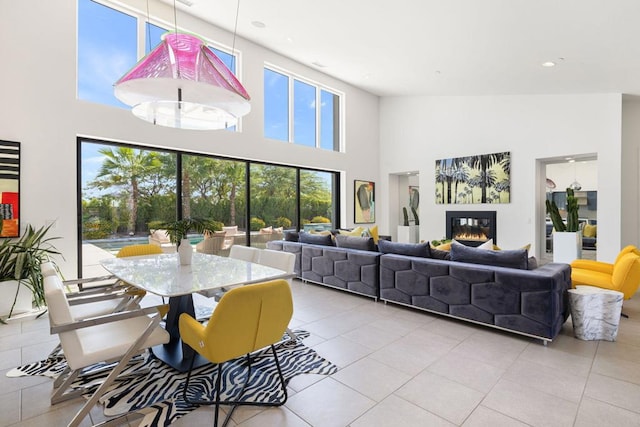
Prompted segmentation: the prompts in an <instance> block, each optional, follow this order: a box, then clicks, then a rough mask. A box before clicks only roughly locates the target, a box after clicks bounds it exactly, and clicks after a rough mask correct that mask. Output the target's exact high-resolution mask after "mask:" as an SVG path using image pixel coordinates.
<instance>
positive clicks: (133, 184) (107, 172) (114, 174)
mask: <svg viewBox="0 0 640 427" xmlns="http://www.w3.org/2000/svg"><path fill="white" fill-rule="evenodd" d="M98 152H99V153H100V154H102V155H103V156H105V159H104V161H103V162H102V165H101V166H100V170H99V171H98V174H97V176H96V179H95V180H93V181H92V182H91V183H90V184H89V186H90V187H95V188H98V189H101V190H105V189H115V191H114V192H113V195H114V196H117V195H118V193H120V194H123V193H124V194H123V195H125V196H126V199H127V207H128V208H129V221H128V223H127V231H128V232H129V233H135V231H136V220H137V216H138V199H139V197H140V185H141V183H142V182H144V181H145V180H146V179H148V177H149V176H151V175H152V174H153V173H154V172H155V171H157V170H158V169H160V168H161V166H162V163H161V162H160V160H159V159H158V157H157V155H156V154H155V153H154V152H151V151H144V150H134V149H133V148H129V147H117V148H102V149H100V150H98Z"/></svg>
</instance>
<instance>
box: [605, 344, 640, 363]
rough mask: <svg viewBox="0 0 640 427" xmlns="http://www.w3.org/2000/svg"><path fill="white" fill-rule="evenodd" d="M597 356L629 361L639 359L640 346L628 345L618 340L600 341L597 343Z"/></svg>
mask: <svg viewBox="0 0 640 427" xmlns="http://www.w3.org/2000/svg"><path fill="white" fill-rule="evenodd" d="M596 354H597V355H598V356H607V357H615V358H616V359H622V360H626V361H629V362H638V361H640V346H636V345H629V344H624V343H619V342H609V341H600V343H599V345H598V351H597V353H596Z"/></svg>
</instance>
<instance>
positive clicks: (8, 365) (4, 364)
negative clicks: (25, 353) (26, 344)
mask: <svg viewBox="0 0 640 427" xmlns="http://www.w3.org/2000/svg"><path fill="white" fill-rule="evenodd" d="M21 364H22V356H21V351H20V347H17V348H12V349H9V350H3V351H0V370H5V371H6V370H9V369H12V368H15V367H16V366H20V365H21Z"/></svg>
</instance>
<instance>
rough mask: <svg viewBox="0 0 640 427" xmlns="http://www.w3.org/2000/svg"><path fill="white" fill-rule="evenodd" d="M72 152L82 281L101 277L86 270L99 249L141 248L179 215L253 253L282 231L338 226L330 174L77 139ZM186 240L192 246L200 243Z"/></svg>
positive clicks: (333, 175)
mask: <svg viewBox="0 0 640 427" xmlns="http://www.w3.org/2000/svg"><path fill="white" fill-rule="evenodd" d="M78 153H79V156H80V158H79V165H80V170H79V171H78V174H79V179H78V183H79V188H78V195H79V200H80V203H79V206H78V209H79V217H80V218H81V219H82V220H81V223H80V224H79V235H80V242H79V247H80V248H81V251H80V253H79V261H80V262H82V264H80V265H79V272H80V273H82V274H84V275H87V276H88V275H90V274H89V273H91V275H100V274H102V272H101V271H100V270H91V269H93V268H96V269H97V268H98V267H99V266H97V265H95V266H91V265H89V264H88V263H89V262H90V260H91V259H93V260H99V259H101V258H100V256H99V251H100V250H105V251H109V252H112V253H116V252H117V251H118V250H119V249H120V248H121V247H122V246H124V245H128V244H134V243H147V242H148V236H149V232H150V230H155V229H158V228H161V224H162V223H163V222H168V221H172V220H174V219H176V218H177V217H182V218H187V217H191V218H204V219H209V220H215V221H218V222H220V223H222V225H224V226H227V227H233V226H236V227H237V232H235V233H234V235H233V236H232V237H233V238H232V239H229V238H226V239H225V242H227V243H231V244H240V245H251V246H257V247H265V245H266V243H267V242H268V241H269V240H273V239H282V238H283V235H284V232H285V231H287V230H298V229H309V228H313V229H318V228H322V229H331V228H336V227H337V226H338V224H339V218H338V212H339V208H338V204H337V199H338V190H337V188H338V183H337V180H338V174H337V173H335V172H327V171H315V170H308V169H300V168H297V167H294V166H282V165H272V164H266V163H258V162H249V161H246V160H241V159H228V158H219V157H214V156H207V155H201V154H192V153H184V152H178V151H173V150H153V149H148V148H142V147H134V146H128V145H121V144H112V143H108V142H103V141H96V140H89V139H82V138H81V139H79V140H78ZM190 237H191V239H190V240H191V243H192V244H193V245H194V247H195V246H196V245H197V244H198V243H200V241H201V240H202V239H203V236H202V235H193V236H190ZM227 249H228V248H227ZM227 253H228V252H225V253H220V255H226V254H227ZM103 258H104V257H103Z"/></svg>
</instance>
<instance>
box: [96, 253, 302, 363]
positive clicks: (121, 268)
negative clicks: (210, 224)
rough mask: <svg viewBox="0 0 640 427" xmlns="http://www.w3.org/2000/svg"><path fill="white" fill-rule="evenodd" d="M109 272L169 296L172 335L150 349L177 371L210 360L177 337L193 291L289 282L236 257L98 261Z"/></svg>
mask: <svg viewBox="0 0 640 427" xmlns="http://www.w3.org/2000/svg"><path fill="white" fill-rule="evenodd" d="M100 264H101V265H102V267H104V268H105V269H106V270H107V271H108V272H109V273H111V274H113V275H114V276H115V277H117V278H118V279H120V280H122V281H124V282H126V283H128V284H130V285H132V286H135V287H136V288H139V289H143V290H145V291H146V292H149V293H152V294H155V295H159V296H161V297H168V298H169V312H168V314H167V317H166V319H165V329H166V330H167V332H169V335H170V336H171V338H170V340H169V342H168V343H167V344H162V345H159V346H156V347H153V348H152V349H151V351H152V353H153V354H154V356H156V357H157V358H158V359H160V360H162V361H163V362H165V363H167V364H168V365H170V366H172V367H173V368H175V369H177V370H178V371H180V372H186V371H188V370H189V365H190V363H191V358H192V357H194V365H193V366H194V367H197V366H203V365H205V364H207V363H210V362H208V361H207V360H206V359H204V358H203V357H202V356H200V355H199V354H198V353H197V352H195V351H194V350H193V349H191V347H189V346H188V345H186V344H184V343H183V342H182V340H181V339H180V329H179V326H178V321H179V318H180V315H181V314H182V313H187V314H189V315H191V316H193V317H196V316H195V309H194V303H193V296H192V295H193V294H194V293H196V292H197V293H209V292H211V291H215V290H226V289H229V288H232V287H234V286H240V285H248V284H251V283H259V282H265V281H268V280H274V279H288V278H291V277H292V274H291V273H287V272H286V271H284V270H279V269H276V268H272V267H268V266H265V265H261V264H257V263H253V262H249V261H244V260H240V259H234V258H228V257H221V256H218V255H210V254H202V253H198V252H195V253H194V254H193V257H192V260H191V264H189V265H181V264H180V261H179V258H178V254H177V253H172V254H161V255H144V256H134V257H125V258H109V259H104V260H101V261H100Z"/></svg>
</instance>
